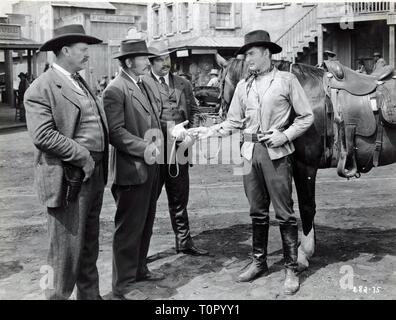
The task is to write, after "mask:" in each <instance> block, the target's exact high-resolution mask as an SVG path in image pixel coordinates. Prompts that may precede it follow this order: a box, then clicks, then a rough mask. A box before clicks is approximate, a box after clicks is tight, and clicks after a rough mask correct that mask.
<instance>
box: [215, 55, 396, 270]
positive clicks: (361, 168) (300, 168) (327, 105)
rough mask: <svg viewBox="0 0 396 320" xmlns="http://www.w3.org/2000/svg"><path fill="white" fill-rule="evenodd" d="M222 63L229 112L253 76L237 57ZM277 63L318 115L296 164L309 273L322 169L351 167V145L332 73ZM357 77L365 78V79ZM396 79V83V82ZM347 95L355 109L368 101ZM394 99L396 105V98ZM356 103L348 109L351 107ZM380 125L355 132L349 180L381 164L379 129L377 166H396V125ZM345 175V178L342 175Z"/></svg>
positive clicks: (301, 257) (298, 147)
mask: <svg viewBox="0 0 396 320" xmlns="http://www.w3.org/2000/svg"><path fill="white" fill-rule="evenodd" d="M217 62H218V64H220V65H221V66H222V67H223V70H222V77H221V79H220V84H221V89H220V90H221V93H222V97H221V109H222V112H223V113H224V114H226V113H227V111H228V108H229V105H230V103H231V99H232V96H233V94H234V90H235V87H236V85H237V83H238V81H239V80H240V79H242V78H243V77H246V75H247V66H246V64H245V62H244V60H243V59H242V58H241V57H236V58H231V59H230V60H229V61H227V62H226V61H225V60H224V59H220V58H219V57H218V59H217ZM273 63H274V65H275V66H276V67H277V68H278V69H279V70H281V71H289V72H291V73H293V74H294V75H295V76H296V77H297V79H298V81H299V82H300V84H301V86H302V87H303V89H304V91H305V92H306V94H307V97H308V99H309V101H310V104H311V107H312V110H313V113H314V123H313V125H312V126H311V127H310V128H309V129H308V130H307V131H306V132H305V133H304V134H303V135H302V136H300V137H299V138H297V139H295V140H294V141H293V143H294V146H295V152H294V154H293V160H292V166H293V179H294V182H295V187H296V191H297V198H298V207H299V211H300V219H301V223H302V232H301V237H300V243H299V247H298V264H299V268H300V270H304V269H306V268H308V266H309V259H310V258H311V257H312V256H313V254H314V252H315V243H316V237H315V224H314V218H315V214H316V202H315V182H316V175H317V171H318V169H322V168H334V167H337V166H339V165H340V163H342V164H343V165H344V166H345V165H347V163H345V161H346V160H345V159H342V157H343V156H344V154H343V153H342V151H343V150H344V149H343V148H342V146H344V147H345V139H344V140H343V138H345V136H343V135H342V133H344V134H345V130H344V131H343V130H339V129H340V128H344V127H342V125H343V122H342V121H339V123H337V117H336V112H333V113H332V112H329V110H330V111H331V110H334V108H335V107H337V106H335V103H334V99H332V97H331V93H330V90H329V84H328V83H329V80H328V77H329V73H328V72H327V71H328V70H326V69H325V68H319V67H314V66H310V65H306V64H299V63H295V64H292V63H291V62H288V61H275V60H274V61H273ZM365 77H367V76H365ZM357 79H358V80H359V79H360V78H357ZM361 79H362V81H371V80H370V79H371V78H361ZM391 81H394V82H396V80H391ZM370 83H371V82H370ZM326 85H327V86H326ZM350 91H353V90H350ZM342 94H343V95H345V96H346V98H345V99H344V100H342V101H343V102H345V101H347V102H348V103H349V104H351V105H352V104H355V105H354V107H359V106H357V105H356V104H357V103H358V102H357V101H359V103H360V101H361V100H359V99H360V98H362V97H355V96H353V95H352V94H350V93H349V92H347V91H345V90H343V92H342ZM393 96H394V95H393ZM358 98H359V99H358ZM392 101H393V104H394V105H396V103H394V102H395V101H396V98H394V100H392ZM351 105H349V106H346V107H347V108H349V107H351ZM355 109H356V108H355ZM394 110H396V109H394ZM370 111H371V109H370ZM294 117H295V115H293V112H292V115H291V119H290V123H291V122H292V121H293V119H294ZM377 117H378V116H377ZM373 119H374V118H373ZM374 124H376V128H374V129H375V131H374V132H370V133H369V134H361V135H358V134H355V135H354V136H353V140H354V143H355V145H354V146H353V148H350V149H352V150H353V155H354V157H353V159H354V161H355V162H356V163H355V166H356V167H357V168H358V170H355V171H353V172H352V173H351V175H349V176H347V177H348V178H350V177H352V176H355V177H359V175H360V172H362V173H365V172H368V171H370V169H371V168H372V167H373V166H374V165H375V163H374V162H375V161H374V159H373V154H374V153H375V149H376V147H377V144H376V141H377V140H378V138H379V137H378V133H379V131H381V134H382V137H381V139H382V140H381V143H382V144H381V153H380V158H379V161H378V163H377V165H378V166H383V165H388V164H391V163H394V162H396V126H393V127H391V126H387V127H385V126H384V127H381V128H380V123H379V121H377V122H375V123H374ZM380 129H381V130H380ZM355 133H356V132H355ZM342 142H344V144H343V143H342ZM377 142H378V141H377ZM344 151H345V150H344ZM350 159H351V158H349V160H350ZM342 160H344V162H343V161H342ZM349 165H351V164H349ZM347 172H348V171H347V170H344V171H343V173H344V174H347ZM339 175H341V174H340V172H339ZM344 177H345V175H344Z"/></svg>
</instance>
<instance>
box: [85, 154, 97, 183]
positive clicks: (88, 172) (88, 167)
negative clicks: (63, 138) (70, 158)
mask: <svg viewBox="0 0 396 320" xmlns="http://www.w3.org/2000/svg"><path fill="white" fill-rule="evenodd" d="M94 169H95V161H93V159H92V157H91V156H89V157H88V161H87V162H86V163H85V165H84V167H82V170H83V171H84V174H85V176H84V180H83V182H85V181H87V180H88V179H89V178H90V177H91V176H92V173H93V172H94Z"/></svg>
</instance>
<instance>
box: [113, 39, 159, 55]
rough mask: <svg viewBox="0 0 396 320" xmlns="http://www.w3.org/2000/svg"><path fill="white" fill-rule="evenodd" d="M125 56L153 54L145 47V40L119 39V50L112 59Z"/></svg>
mask: <svg viewBox="0 0 396 320" xmlns="http://www.w3.org/2000/svg"><path fill="white" fill-rule="evenodd" d="M127 56H131V57H134V56H153V54H152V53H151V52H149V50H148V49H147V45H146V41H144V40H123V41H121V46H120V51H119V52H118V53H117V54H116V55H115V56H114V57H113V59H120V58H122V57H127Z"/></svg>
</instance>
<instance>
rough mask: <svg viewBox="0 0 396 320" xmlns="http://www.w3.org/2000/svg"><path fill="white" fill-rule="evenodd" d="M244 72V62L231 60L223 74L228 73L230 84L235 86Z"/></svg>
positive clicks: (235, 59)
mask: <svg viewBox="0 0 396 320" xmlns="http://www.w3.org/2000/svg"><path fill="white" fill-rule="evenodd" d="M245 72H246V69H245V60H242V59H237V58H231V59H230V60H229V62H228V65H227V72H225V73H228V76H229V78H230V80H231V83H232V84H234V85H236V84H237V83H238V82H239V80H241V79H242V78H243V77H244V75H245Z"/></svg>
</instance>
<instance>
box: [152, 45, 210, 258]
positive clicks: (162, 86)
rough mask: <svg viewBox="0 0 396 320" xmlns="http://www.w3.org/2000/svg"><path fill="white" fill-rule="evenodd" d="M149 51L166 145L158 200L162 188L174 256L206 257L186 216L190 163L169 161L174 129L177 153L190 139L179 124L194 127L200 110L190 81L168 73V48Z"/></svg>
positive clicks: (157, 47)
mask: <svg viewBox="0 0 396 320" xmlns="http://www.w3.org/2000/svg"><path fill="white" fill-rule="evenodd" d="M149 50H150V52H152V53H154V54H155V56H153V57H150V58H149V60H150V63H151V72H150V77H151V79H152V80H154V82H155V84H156V86H157V88H158V91H159V92H160V96H161V110H160V120H161V129H162V133H163V135H164V140H165V141H166V142H165V144H164V150H163V154H164V155H165V157H166V158H165V159H166V161H164V162H165V163H164V164H161V165H160V183H159V189H158V190H159V192H158V196H159V195H160V194H161V191H162V187H163V186H164V185H165V189H166V194H167V197H168V207H169V215H170V218H171V223H172V228H173V231H174V233H175V236H176V252H183V253H185V254H191V255H206V254H207V253H208V252H207V251H206V250H203V249H200V248H198V247H197V246H196V245H195V244H194V242H193V240H192V237H191V234H190V227H189V221H188V213H187V204H188V197H189V191H190V179H189V173H188V170H189V163H188V162H187V161H183V162H182V163H172V160H173V159H170V157H171V150H172V145H173V142H174V140H173V138H172V130H173V128H174V127H175V126H177V127H176V130H175V131H177V133H176V136H175V137H174V139H176V140H177V142H176V146H175V150H174V151H175V152H177V150H178V147H179V144H180V143H182V141H183V140H185V139H190V137H188V136H187V131H186V130H185V129H184V128H183V125H182V124H183V123H184V124H185V126H186V127H191V126H194V121H195V119H196V117H195V115H196V114H197V113H199V110H198V107H197V105H196V103H195V99H194V94H193V90H192V86H191V84H190V83H189V81H187V80H186V79H184V78H182V77H179V76H177V75H174V74H172V73H171V72H170V70H171V58H170V53H171V52H170V51H169V50H168V48H167V47H166V46H165V45H164V44H163V42H160V43H157V44H156V46H155V47H153V46H152V47H149ZM173 161H174V160H173ZM169 164H170V165H169Z"/></svg>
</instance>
